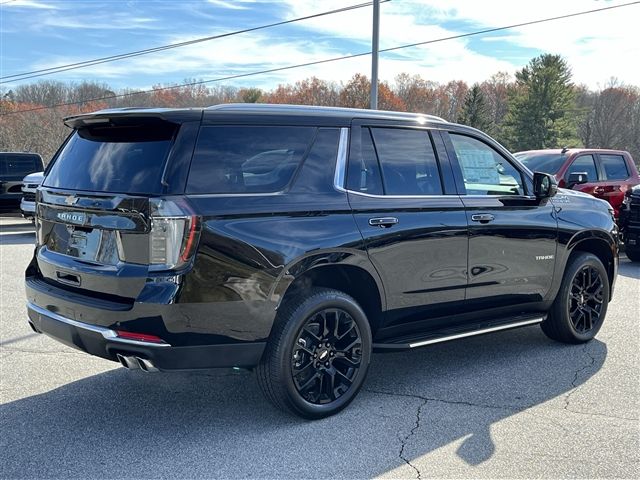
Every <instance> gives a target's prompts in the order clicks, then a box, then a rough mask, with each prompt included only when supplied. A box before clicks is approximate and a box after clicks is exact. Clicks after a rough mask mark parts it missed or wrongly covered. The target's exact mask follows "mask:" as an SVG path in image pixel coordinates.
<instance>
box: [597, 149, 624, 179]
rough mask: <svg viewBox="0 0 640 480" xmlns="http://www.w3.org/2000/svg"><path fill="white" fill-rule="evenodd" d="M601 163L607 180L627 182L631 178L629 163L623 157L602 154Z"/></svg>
mask: <svg viewBox="0 0 640 480" xmlns="http://www.w3.org/2000/svg"><path fill="white" fill-rule="evenodd" d="M600 163H601V164H602V167H603V168H604V174H605V176H606V179H607V180H626V179H627V178H629V170H627V162H625V161H624V157H623V156H622V155H608V154H600Z"/></svg>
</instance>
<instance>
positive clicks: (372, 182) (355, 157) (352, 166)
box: [347, 128, 383, 195]
mask: <svg viewBox="0 0 640 480" xmlns="http://www.w3.org/2000/svg"><path fill="white" fill-rule="evenodd" d="M354 131H356V130H355V129H352V132H354ZM347 188H348V189H349V190H351V191H354V192H362V193H369V194H371V195H382V194H383V189H382V177H381V176H380V166H379V165H378V158H377V156H376V149H375V148H374V146H373V139H372V138H371V132H370V131H369V129H368V128H361V129H360V151H359V152H353V151H352V153H351V155H350V156H349V171H348V173H347Z"/></svg>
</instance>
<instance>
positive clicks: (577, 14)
mask: <svg viewBox="0 0 640 480" xmlns="http://www.w3.org/2000/svg"><path fill="white" fill-rule="evenodd" d="M639 3H640V0H638V1H635V2H630V3H625V4H620V5H613V6H610V7H603V8H597V9H594V10H586V11H582V12H576V13H570V14H567V15H560V16H557V17H549V18H544V19H539V20H532V21H529V22H523V23H516V24H513V25H506V26H503V27H496V28H490V29H486V30H478V31H476V32H470V33H463V34H460V35H453V36H450V37H443V38H437V39H433V40H426V41H424V42H417V43H410V44H406V45H399V46H397V47H390V48H385V49H381V50H380V53H383V52H393V51H396V50H400V49H404V48H411V47H416V46H420V45H427V44H432V43H438V42H444V41H447V40H454V39H457V38H464V37H470V36H473V35H482V34H485V33H491V32H497V31H501V30H507V29H511V28H517V27H524V26H528V25H535V24H539V23H544V22H551V21H555V20H562V19H565V18H571V17H577V16H580V15H588V14H590V13H596V12H602V11H605V10H612V9H614V8H622V7H628V6H631V5H636V4H639ZM370 54H371V52H362V53H355V54H351V55H343V56H340V57H332V58H326V59H324V60H316V61H313V62H307V63H300V64H297V65H288V66H285V67H276V68H270V69H266V70H260V71H257V72H249V73H240V74H237V75H229V76H226V77H220V78H214V79H211V80H200V81H197V82H189V83H182V84H179V85H172V86H168V87H160V88H152V89H149V90H140V91H137V92H128V93H121V94H114V95H107V96H104V97H99V98H90V99H87V100H82V101H75V102H66V103H58V104H55V105H44V106H41V107H35V108H29V109H25V110H17V111H15V112H6V113H2V114H0V116H5V115H14V114H17V113H27V112H35V111H39V110H48V109H51V108H58V107H67V106H72V105H81V104H83V103H89V102H99V101H102V100H112V99H114V98H124V97H130V96H133V95H142V94H145V93H154V92H160V91H164V90H173V89H176V88H182V87H190V86H195V85H203V84H206V83H214V82H222V81H225V80H235V79H238V78H245V77H251V76H256V75H263V74H265V73H274V72H282V71H284V70H292V69H294V68H302V67H309V66H312V65H320V64H323V63H330V62H336V61H339V60H347V59H351V58H357V57H364V56H367V55H370Z"/></svg>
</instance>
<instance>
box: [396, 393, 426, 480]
mask: <svg viewBox="0 0 640 480" xmlns="http://www.w3.org/2000/svg"><path fill="white" fill-rule="evenodd" d="M427 403H428V400H425V399H423V400H422V403H421V404H420V405H418V409H417V410H416V423H415V425H414V426H413V428H412V429H411V431H410V432H409V434H408V435H407V436H406V437H404V438H403V439H401V445H400V452H399V453H398V456H399V457H400V458H401V459H402V460H403V461H404V463H406V464H407V465H409V466H410V467H411V468H413V469H414V470H415V472H416V478H417V479H418V480H420V479H421V478H422V474H421V473H420V470H419V469H418V467H416V466H415V465H414V464H413V463H411V460H409V459H408V458H407V457H406V456H405V455H404V450H405V448H406V447H407V444H408V443H409V439H410V438H411V437H413V436H414V435H415V433H416V432H417V431H418V429H419V428H420V421H421V415H422V409H423V408H424V407H425V406H426V405H427Z"/></svg>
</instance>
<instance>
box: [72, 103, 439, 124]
mask: <svg viewBox="0 0 640 480" xmlns="http://www.w3.org/2000/svg"><path fill="white" fill-rule="evenodd" d="M238 115H241V116H243V118H244V117H252V118H253V119H257V118H260V117H266V116H269V117H272V116H277V117H288V118H291V119H293V118H297V119H299V120H302V121H303V122H304V123H306V122H311V121H313V120H321V123H322V124H335V125H348V124H349V123H350V122H351V121H352V120H353V119H355V118H358V119H369V120H372V119H374V120H387V121H388V120H392V121H397V120H404V121H406V120H409V121H415V122H416V123H418V124H425V123H447V122H446V121H445V120H444V119H442V118H440V117H436V116H434V115H424V114H418V113H407V112H389V111H384V110H364V109H358V108H338V107H316V106H307V105H283V104H276V105H274V104H265V103H228V104H221V105H214V106H211V107H206V108H113V109H106V110H100V111H97V112H93V113H88V114H82V115H75V116H72V117H67V118H65V124H66V125H68V126H70V127H79V126H82V125H85V124H87V123H91V119H94V120H95V119H98V118H105V117H106V118H115V117H118V118H126V117H132V118H140V117H155V118H160V119H163V120H166V121H170V122H177V123H182V122H186V121H195V120H199V119H201V118H204V119H205V120H208V121H213V120H215V119H217V118H220V117H236V116H238ZM87 120H89V121H88V122H87Z"/></svg>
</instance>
